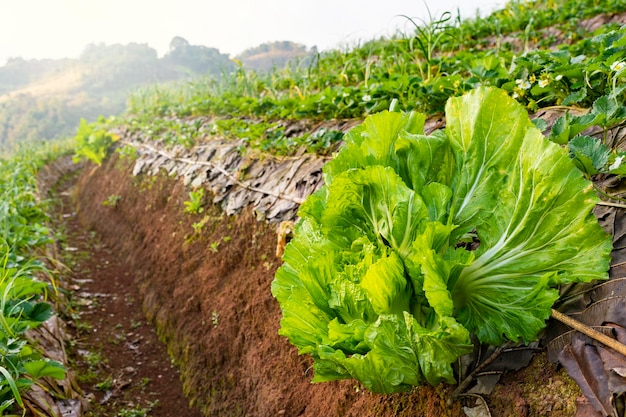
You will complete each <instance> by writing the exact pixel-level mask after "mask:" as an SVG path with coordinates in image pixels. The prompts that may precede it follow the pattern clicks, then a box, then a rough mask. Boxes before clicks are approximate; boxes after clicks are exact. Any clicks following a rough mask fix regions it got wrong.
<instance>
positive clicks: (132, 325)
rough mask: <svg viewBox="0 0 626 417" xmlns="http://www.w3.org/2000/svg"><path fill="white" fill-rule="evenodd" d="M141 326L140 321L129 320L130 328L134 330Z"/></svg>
mask: <svg viewBox="0 0 626 417" xmlns="http://www.w3.org/2000/svg"><path fill="white" fill-rule="evenodd" d="M140 327H141V322H140V321H136V320H131V321H130V328H131V330H135V329H138V328H140Z"/></svg>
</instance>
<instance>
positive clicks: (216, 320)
mask: <svg viewBox="0 0 626 417" xmlns="http://www.w3.org/2000/svg"><path fill="white" fill-rule="evenodd" d="M219 318H220V315H219V313H218V312H217V311H215V310H213V312H212V313H211V322H213V327H217V325H218V324H219Z"/></svg>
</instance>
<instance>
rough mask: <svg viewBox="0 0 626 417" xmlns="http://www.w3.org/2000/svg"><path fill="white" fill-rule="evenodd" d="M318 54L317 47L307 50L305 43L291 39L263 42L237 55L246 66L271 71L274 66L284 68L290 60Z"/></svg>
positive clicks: (293, 60)
mask: <svg viewBox="0 0 626 417" xmlns="http://www.w3.org/2000/svg"><path fill="white" fill-rule="evenodd" d="M315 54H317V48H316V47H313V48H311V49H310V50H307V47H306V46H305V45H301V44H298V43H295V42H291V41H276V42H267V43H263V44H261V45H259V46H256V47H254V48H249V49H246V50H245V51H243V52H242V53H241V54H239V55H238V56H237V59H238V60H240V61H241V62H242V64H243V66H244V67H246V68H249V69H253V70H256V71H270V70H272V69H273V68H283V67H284V66H285V65H287V63H288V62H295V61H297V60H304V59H307V58H308V57H310V56H312V55H315Z"/></svg>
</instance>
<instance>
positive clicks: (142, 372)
mask: <svg viewBox="0 0 626 417" xmlns="http://www.w3.org/2000/svg"><path fill="white" fill-rule="evenodd" d="M75 182H76V176H75V175H72V176H71V177H70V178H65V179H64V180H63V181H62V182H61V183H60V184H59V185H58V188H57V189H56V190H55V192H56V194H57V196H58V197H59V198H57V199H56V201H57V204H56V205H55V210H54V213H55V214H54V216H53V223H54V227H55V228H56V236H57V244H58V246H59V247H58V253H59V254H60V258H61V259H60V260H61V261H62V262H63V263H64V264H65V266H67V267H68V268H69V270H65V272H64V273H63V275H64V276H63V277H62V280H63V281H64V282H66V283H67V284H69V288H68V289H69V290H71V295H70V296H69V297H68V298H67V299H68V300H69V303H68V305H67V306H66V311H65V316H66V320H67V324H68V326H67V327H68V329H69V330H70V331H71V332H72V335H71V336H72V342H71V344H70V348H69V349H68V350H69V353H70V358H71V363H70V366H71V369H72V371H73V372H74V373H75V374H76V375H77V380H78V382H79V383H80V387H81V388H82V390H83V395H84V396H85V398H86V399H88V400H89V403H90V404H89V408H88V410H87V411H86V412H85V414H84V415H85V416H94V417H96V416H97V417H107V416H111V417H113V416H122V415H125V416H137V417H139V416H142V415H144V416H152V417H168V416H183V415H184V416H188V417H200V416H202V413H201V412H200V411H199V410H197V409H192V408H190V407H189V404H188V401H187V399H186V398H185V396H184V395H183V393H182V383H181V381H180V378H179V374H178V371H177V369H176V367H175V366H173V365H172V364H171V362H170V360H169V356H168V353H167V348H166V346H165V344H164V343H162V342H160V341H159V340H158V337H157V335H156V333H155V331H154V328H153V327H152V326H151V325H150V324H149V323H147V321H146V319H145V316H144V315H143V313H142V311H141V301H140V296H139V291H138V289H137V286H136V285H135V279H136V274H135V271H133V270H132V268H130V266H129V265H128V264H127V263H126V262H124V261H123V260H122V259H120V258H119V252H118V251H117V250H116V249H115V248H114V247H113V248H112V247H110V246H107V244H105V243H103V242H101V241H100V239H98V236H97V234H96V233H95V232H91V231H87V230H86V229H84V228H83V227H82V226H81V225H80V223H79V222H78V218H77V216H76V213H75V211H74V210H75V207H74V205H73V204H72V203H71V201H70V199H69V198H68V197H69V193H68V190H71V189H72V188H71V187H72V186H73V184H75ZM67 284H66V285H67ZM173 410H174V411H173ZM122 413H126V414H122Z"/></svg>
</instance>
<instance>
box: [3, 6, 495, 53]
mask: <svg viewBox="0 0 626 417" xmlns="http://www.w3.org/2000/svg"><path fill="white" fill-rule="evenodd" d="M426 1H427V3H428V5H429V8H430V10H431V13H432V15H433V16H435V17H438V16H439V15H441V13H442V12H445V11H452V12H454V13H455V14H456V10H457V8H459V9H460V11H461V15H462V16H463V17H472V16H474V15H475V13H476V10H480V11H481V14H487V13H489V12H491V11H493V10H496V9H498V8H501V7H503V5H504V4H505V3H506V1H505V0H426ZM400 15H407V16H410V17H413V18H422V19H425V20H428V13H427V11H426V7H425V3H424V0H219V1H217V0H176V1H165V0H19V1H16V0H0V65H4V64H5V63H6V60H7V58H9V57H22V58H26V59H31V58H36V59H41V58H63V57H69V58H76V57H78V56H79V55H80V53H81V52H82V51H83V49H84V48H85V46H86V45H87V44H90V43H105V44H115V43H121V44H127V43H130V42H137V43H147V44H148V45H150V46H151V47H153V48H154V49H156V50H157V52H158V53H159V55H160V56H161V55H163V54H164V53H165V52H167V48H168V46H169V42H170V41H171V40H172V38H173V37H174V36H182V37H183V38H185V39H187V40H188V41H189V43H191V44H194V45H206V46H211V47H215V48H218V49H219V50H220V51H221V52H224V53H228V54H230V55H231V56H235V55H237V54H238V53H240V52H242V51H243V50H245V49H247V48H250V47H253V46H257V45H259V44H261V43H263V42H270V41H278V40H291V41H295V42H298V43H302V44H305V45H307V46H309V47H311V46H313V45H316V46H317V47H318V48H319V49H320V50H323V49H328V48H336V47H340V46H342V45H353V44H355V43H356V42H358V41H360V40H361V41H362V40H369V39H371V38H373V37H376V36H379V35H390V34H393V33H395V32H396V31H397V30H398V29H400V30H403V31H406V30H409V29H410V25H408V24H407V21H406V19H404V18H402V17H400Z"/></svg>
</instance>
